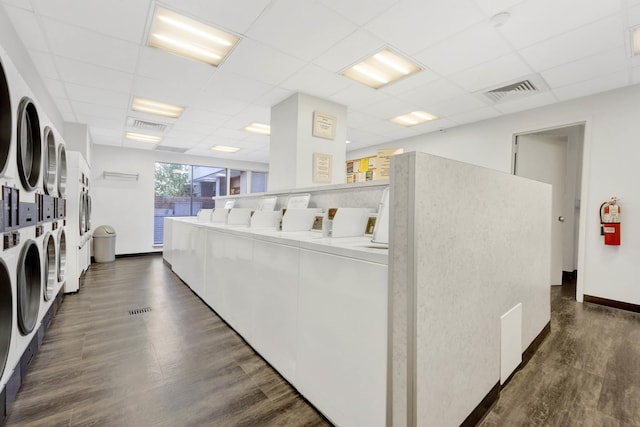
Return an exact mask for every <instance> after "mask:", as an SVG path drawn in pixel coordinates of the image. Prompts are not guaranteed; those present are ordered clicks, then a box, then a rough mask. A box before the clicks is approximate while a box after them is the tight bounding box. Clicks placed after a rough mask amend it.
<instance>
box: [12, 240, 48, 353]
mask: <svg viewBox="0 0 640 427" xmlns="http://www.w3.org/2000/svg"><path fill="white" fill-rule="evenodd" d="M20 232H21V237H22V239H23V241H22V244H21V245H20V252H19V254H18V260H17V268H16V279H17V282H16V286H17V289H16V301H17V309H16V319H17V322H16V324H17V329H18V334H17V340H18V341H17V350H18V352H19V353H20V354H22V353H24V351H25V350H26V349H27V347H29V345H30V344H31V341H32V340H33V337H34V336H35V335H36V333H37V332H38V327H39V326H40V323H39V322H40V320H41V316H40V311H41V310H40V308H41V301H42V283H43V271H42V251H41V247H42V243H41V242H42V241H43V236H41V237H39V238H36V237H35V227H29V228H24V229H22V230H20Z"/></svg>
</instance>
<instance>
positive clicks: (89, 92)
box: [65, 83, 130, 109]
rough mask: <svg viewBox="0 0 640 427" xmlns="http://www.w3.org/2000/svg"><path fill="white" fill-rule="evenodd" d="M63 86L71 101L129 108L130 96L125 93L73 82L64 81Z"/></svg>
mask: <svg viewBox="0 0 640 427" xmlns="http://www.w3.org/2000/svg"><path fill="white" fill-rule="evenodd" d="M65 87H66V93H67V95H68V97H69V99H70V100H72V101H81V102H86V103H89V104H99V105H104V106H107V107H114V108H120V109H127V108H129V101H130V99H129V98H130V96H129V95H128V94H126V93H122V92H112V91H109V90H104V89H98V88H94V87H88V86H81V85H77V84H74V83H66V84H65Z"/></svg>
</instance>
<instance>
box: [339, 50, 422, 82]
mask: <svg viewBox="0 0 640 427" xmlns="http://www.w3.org/2000/svg"><path fill="white" fill-rule="evenodd" d="M420 70H422V68H420V67H419V66H418V65H416V64H414V63H413V62H411V61H409V60H408V59H406V58H403V57H402V56H400V55H398V54H397V53H395V52H393V51H391V50H390V49H382V50H381V51H380V52H378V53H376V54H374V55H373V56H371V57H369V58H367V59H365V60H364V61H362V62H360V63H359V64H356V65H354V66H353V67H351V68H349V69H347V70H345V71H344V72H343V73H342V75H343V76H345V77H349V78H350V79H353V80H355V81H357V82H359V83H363V84H365V85H367V86H369V87H372V88H374V89H379V88H381V87H383V86H385V85H388V84H389V83H393V82H395V81H398V80H400V79H402V78H405V77H407V76H410V75H411V74H414V73H417V72H418V71H420Z"/></svg>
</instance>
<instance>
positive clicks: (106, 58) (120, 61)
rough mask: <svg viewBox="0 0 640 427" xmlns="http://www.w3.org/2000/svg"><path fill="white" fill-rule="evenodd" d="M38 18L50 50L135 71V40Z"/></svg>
mask: <svg viewBox="0 0 640 427" xmlns="http://www.w3.org/2000/svg"><path fill="white" fill-rule="evenodd" d="M42 21H43V27H44V30H45V33H46V36H47V41H48V44H49V46H50V47H51V52H52V53H53V54H55V55H58V56H62V57H65V58H70V59H75V60H77V61H81V62H86V63H89V64H92V65H98V66H101V67H105V68H109V69H112V70H118V71H124V72H127V73H133V72H134V71H135V69H136V63H137V61H138V53H139V47H138V45H137V44H135V43H131V42H126V41H123V40H119V39H116V38H113V37H108V36H105V35H102V34H99V33H96V32H94V31H89V30H85V29H82V28H79V27H74V26H71V25H68V24H63V23H60V22H57V21H53V20H51V19H42Z"/></svg>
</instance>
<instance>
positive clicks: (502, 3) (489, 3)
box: [475, 0, 522, 17]
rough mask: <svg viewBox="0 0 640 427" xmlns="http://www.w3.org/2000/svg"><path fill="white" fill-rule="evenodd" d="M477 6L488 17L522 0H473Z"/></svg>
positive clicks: (506, 9)
mask: <svg viewBox="0 0 640 427" xmlns="http://www.w3.org/2000/svg"><path fill="white" fill-rule="evenodd" d="M475 1H476V3H477V5H478V7H480V9H481V10H482V11H483V12H484V13H485V14H486V15H487V16H489V17H491V16H493V15H495V14H496V13H500V12H504V11H508V10H509V9H510V8H512V7H513V6H515V5H517V4H518V3H522V0H475Z"/></svg>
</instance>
